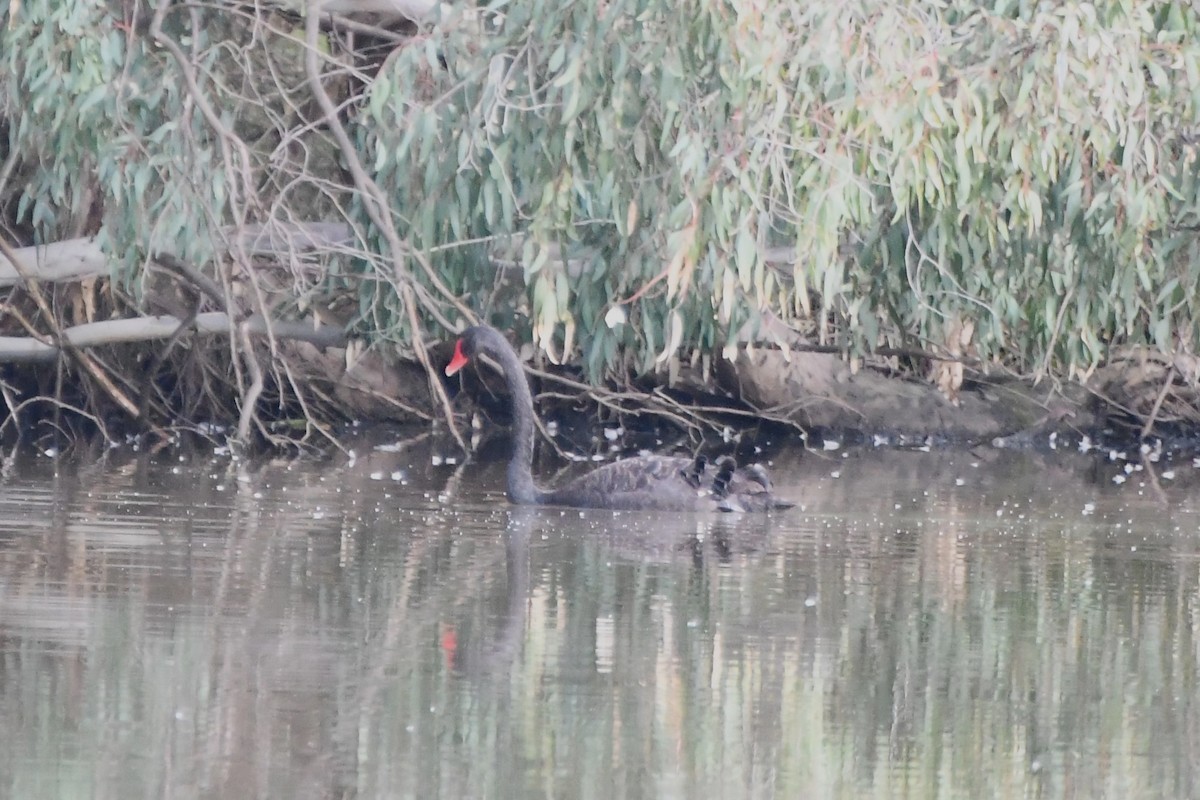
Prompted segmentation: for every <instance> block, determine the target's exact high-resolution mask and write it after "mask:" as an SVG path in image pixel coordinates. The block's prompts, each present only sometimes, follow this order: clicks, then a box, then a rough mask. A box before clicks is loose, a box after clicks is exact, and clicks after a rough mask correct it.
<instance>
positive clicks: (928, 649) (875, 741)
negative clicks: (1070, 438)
mask: <svg viewBox="0 0 1200 800" xmlns="http://www.w3.org/2000/svg"><path fill="white" fill-rule="evenodd" d="M433 461H434V459H433V458H432V457H431V453H430V452H429V449H428V447H427V446H426V445H425V444H423V443H419V442H418V443H417V444H415V445H413V446H410V447H401V448H399V449H398V450H396V451H391V452H386V451H376V450H373V449H372V448H371V446H370V444H369V443H367V444H364V445H362V446H361V447H360V448H359V454H358V457H357V458H356V459H354V460H350V459H348V458H347V457H345V456H344V455H338V456H337V457H334V458H330V459H326V460H323V461H316V460H305V461H293V460H277V461H268V462H263V463H255V464H247V463H242V462H235V461H231V460H230V458H229V457H228V456H224V455H213V454H212V453H211V452H207V451H206V452H200V453H193V454H190V455H185V456H179V455H178V454H174V453H166V454H161V455H159V456H156V457H154V458H150V459H146V458H142V459H139V458H137V457H136V456H134V455H132V454H128V453H122V452H120V451H115V452H113V453H111V454H109V455H108V456H106V457H105V458H102V459H101V458H96V457H83V458H78V459H72V458H70V457H60V458H58V459H50V458H46V457H44V456H42V455H38V454H33V455H24V456H18V457H16V458H12V459H8V460H7V461H6V462H5V464H4V470H3V476H2V478H0V480H2V483H0V741H2V742H3V746H0V797H4V798H43V797H44V798H60V797H91V798H97V799H99V800H105V799H107V798H114V799H115V798H120V799H121V800H125V799H126V798H134V797H155V798H165V797H170V798H191V797H198V798H257V797H263V798H266V797H272V798H349V797H363V798H375V797H414V798H427V797H435V796H441V797H456V798H457V797H522V798H523V797H555V798H575V797H580V798H593V797H594V798H609V797H646V798H672V797H679V798H693V797H796V798H800V797H847V798H859V797H868V796H875V797H889V798H892V797H922V798H924V797H964V798H974V797H992V796H1010V797H1020V796H1025V797H1031V796H1033V797H1059V796H1073V797H1089V798H1092V797H1105V796H1107V797H1120V798H1130V797H1186V796H1195V795H1196V794H1197V792H1200V707H1198V706H1200V693H1198V689H1200V686H1198V683H1200V637H1198V636H1197V625H1198V624H1200V511H1198V508H1197V502H1196V498H1197V491H1196V489H1197V486H1198V485H1200V469H1196V468H1195V467H1194V466H1193V465H1192V463H1191V461H1190V459H1188V460H1187V461H1185V462H1183V463H1177V464H1163V463H1157V464H1156V463H1150V462H1147V463H1145V464H1138V466H1141V467H1143V468H1142V469H1140V470H1139V469H1134V468H1133V466H1134V465H1132V464H1130V465H1129V466H1128V467H1126V462H1120V461H1117V462H1113V461H1109V460H1107V459H1106V458H1103V457H1100V458H1094V457H1091V456H1080V455H1078V454H1051V455H1040V456H1039V455H1024V454H1014V453H1006V452H982V453H979V454H976V455H972V454H968V453H961V452H958V453H936V452H935V453H909V452H886V451H874V450H872V451H864V452H860V453H852V454H848V455H845V456H843V454H841V453H832V454H812V453H809V454H805V455H803V457H801V455H800V453H798V452H795V453H790V454H783V455H782V456H779V457H777V458H776V464H775V475H776V479H777V481H778V483H779V485H780V488H781V491H782V493H783V494H786V495H788V496H790V497H791V498H793V499H795V500H796V501H797V502H799V503H800V506H799V507H798V508H797V509H794V510H792V511H789V512H785V513H782V514H777V515H775V516H773V517H771V518H769V519H768V518H762V517H757V518H756V517H735V516H714V517H700V516H688V515H678V514H676V515H661V514H658V515H656V514H632V513H625V514H613V513H607V512H588V513H579V512H573V511H567V512H564V511H559V510H532V511H530V510H516V509H512V508H510V507H508V506H507V505H506V504H505V502H504V499H503V495H502V492H501V486H500V481H501V479H502V470H501V469H500V467H499V465H496V464H471V465H468V466H466V467H462V466H457V465H446V464H441V465H434V463H433ZM1127 469H1128V470H1129V471H1128V472H1127V471H1126V470H1127ZM1114 478H1124V481H1123V482H1120V483H1117V482H1114Z"/></svg>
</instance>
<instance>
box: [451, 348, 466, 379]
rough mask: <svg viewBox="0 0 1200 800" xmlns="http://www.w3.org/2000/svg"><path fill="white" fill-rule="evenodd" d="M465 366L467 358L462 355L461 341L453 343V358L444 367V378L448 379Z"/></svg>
mask: <svg viewBox="0 0 1200 800" xmlns="http://www.w3.org/2000/svg"><path fill="white" fill-rule="evenodd" d="M466 365H467V357H466V356H464V355H463V351H462V339H459V340H458V341H457V342H455V343H454V358H451V359H450V363H449V364H447V365H446V376H447V377H449V376H451V375H453V374H454V373H456V372H458V371H459V370H460V369H462V368H463V367H465V366H466Z"/></svg>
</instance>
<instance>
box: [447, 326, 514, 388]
mask: <svg viewBox="0 0 1200 800" xmlns="http://www.w3.org/2000/svg"><path fill="white" fill-rule="evenodd" d="M502 348H508V349H512V348H511V347H510V346H509V344H508V342H507V341H505V339H504V337H503V336H501V335H500V334H499V333H498V332H497V331H496V330H495V329H494V328H489V327H487V326H486V325H476V326H475V327H473V328H467V329H466V330H465V331H463V332H462V335H460V336H459V337H458V341H457V342H455V343H454V355H453V356H452V357H451V359H450V363H449V364H447V365H446V375H447V376H450V375H453V374H454V373H456V372H458V371H459V370H460V369H462V368H463V367H465V366H466V365H467V362H468V361H470V360H471V359H472V358H474V357H475V356H476V355H477V354H479V353H481V352H488V353H497V352H500V350H501V349H502Z"/></svg>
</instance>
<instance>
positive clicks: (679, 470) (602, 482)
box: [543, 455, 792, 511]
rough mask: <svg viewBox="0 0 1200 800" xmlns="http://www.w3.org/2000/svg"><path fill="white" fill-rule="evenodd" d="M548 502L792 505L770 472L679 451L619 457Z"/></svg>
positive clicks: (630, 506)
mask: <svg viewBox="0 0 1200 800" xmlns="http://www.w3.org/2000/svg"><path fill="white" fill-rule="evenodd" d="M543 502H544V503H546V504H548V505H562V506H572V507H575V508H610V509H614V510H622V511H634V510H651V509H656V510H660V511H767V510H769V509H772V508H788V507H790V506H791V505H792V504H791V503H786V502H783V501H781V500H778V499H777V498H775V496H774V495H773V494H772V492H771V482H770V479H769V478H768V477H767V474H766V471H765V470H764V469H763V468H762V467H759V466H757V465H754V466H753V467H748V468H745V469H737V470H735V469H733V467H732V461H731V460H726V461H718V462H717V463H715V464H709V463H707V462H706V461H705V460H704V459H703V458H698V459H696V460H694V461H693V460H692V459H688V458H679V457H676V456H657V455H648V456H638V457H636V458H627V459H623V460H621V461H614V462H613V463H611V464H605V465H604V466H602V467H598V468H596V469H594V470H592V471H591V472H589V473H587V474H586V475H581V476H579V477H578V478H576V479H574V480H572V481H569V482H567V483H566V484H565V485H563V486H561V487H559V488H557V489H553V490H551V491H549V492H546V493H545V496H544V498H543Z"/></svg>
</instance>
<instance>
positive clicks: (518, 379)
mask: <svg viewBox="0 0 1200 800" xmlns="http://www.w3.org/2000/svg"><path fill="white" fill-rule="evenodd" d="M489 355H491V356H492V357H493V358H495V359H496V361H497V362H498V363H499V364H500V368H501V370H503V372H504V381H505V383H506V384H508V395H509V397H511V398H512V415H513V427H512V447H513V450H512V457H511V458H510V459H509V461H508V499H509V500H511V501H512V502H514V503H517V504H518V505H532V504H536V503H540V502H542V498H543V496H544V495H543V492H542V491H541V490H540V489H538V487H537V484H535V483H534V482H533V396H532V395H531V394H530V393H529V382H528V381H526V380H525V370H524V368H522V366H521V361H520V359H518V358H517V355H516V353H514V352H513V351H512V348H510V347H508V346H507V343H506V344H505V346H503V347H496V348H489Z"/></svg>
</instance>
